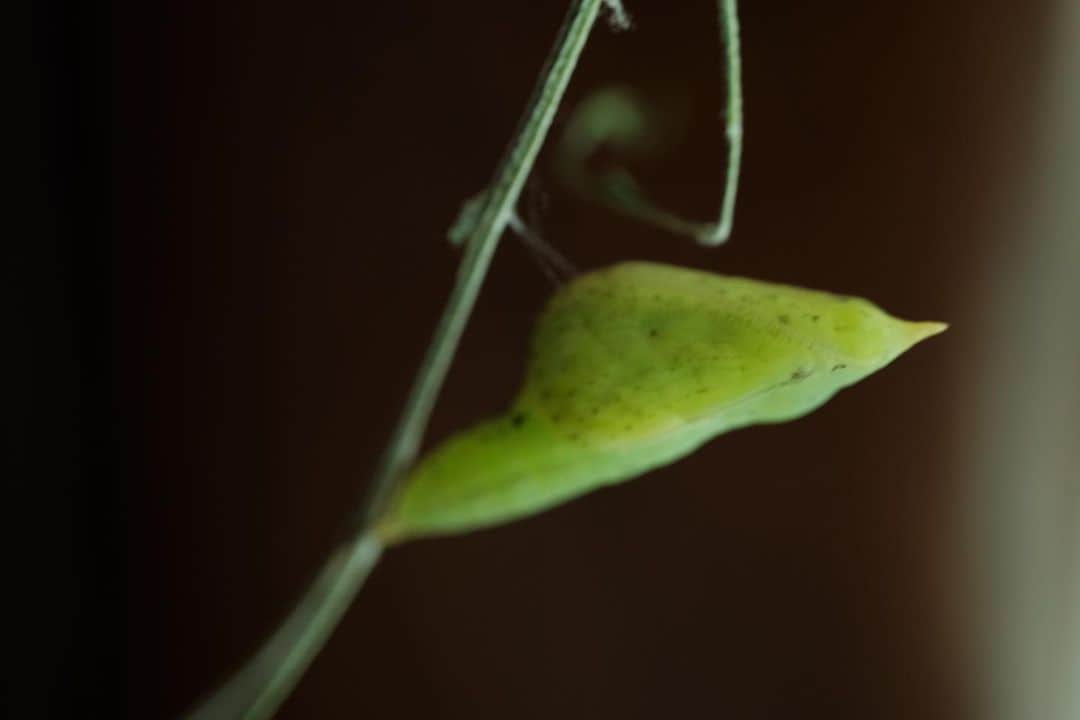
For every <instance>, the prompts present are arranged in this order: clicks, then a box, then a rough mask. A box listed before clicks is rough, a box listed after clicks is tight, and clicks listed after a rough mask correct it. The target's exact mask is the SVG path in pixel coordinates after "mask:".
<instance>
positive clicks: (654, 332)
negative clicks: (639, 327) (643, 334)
mask: <svg viewBox="0 0 1080 720" xmlns="http://www.w3.org/2000/svg"><path fill="white" fill-rule="evenodd" d="M659 334H660V331H659V330H657V329H656V328H649V337H656V336H657V335H659Z"/></svg>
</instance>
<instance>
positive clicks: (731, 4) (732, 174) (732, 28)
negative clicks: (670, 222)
mask: <svg viewBox="0 0 1080 720" xmlns="http://www.w3.org/2000/svg"><path fill="white" fill-rule="evenodd" d="M716 4H717V8H716V9H717V13H718V15H719V17H720V23H719V24H720V41H721V43H723V46H724V62H725V74H726V76H727V126H726V128H725V129H726V134H727V141H728V142H727V145H728V156H727V177H726V178H725V180H724V199H723V202H722V204H721V206H720V221H719V222H718V223H717V224H716V230H715V232H713V233H712V234H711V235H707V236H704V237H701V238H699V240H700V242H701V243H702V244H704V245H719V244H721V243H723V242H724V241H726V240H727V239H728V237H729V236H730V235H731V224H732V222H733V219H734V217H735V196H736V194H737V191H738V188H739V168H740V166H741V165H742V145H743V107H742V106H743V100H742V60H741V50H740V48H739V13H738V10H737V8H736V7H735V5H736V0H717V2H716Z"/></svg>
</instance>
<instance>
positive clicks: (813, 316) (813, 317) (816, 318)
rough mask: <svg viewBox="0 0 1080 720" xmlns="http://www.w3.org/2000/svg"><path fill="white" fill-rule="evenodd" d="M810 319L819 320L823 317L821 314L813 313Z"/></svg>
mask: <svg viewBox="0 0 1080 720" xmlns="http://www.w3.org/2000/svg"><path fill="white" fill-rule="evenodd" d="M810 319H811V320H813V321H814V322H817V321H818V320H820V319H821V316H820V315H811V316H810Z"/></svg>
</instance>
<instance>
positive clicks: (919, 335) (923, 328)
mask: <svg viewBox="0 0 1080 720" xmlns="http://www.w3.org/2000/svg"><path fill="white" fill-rule="evenodd" d="M908 328H909V329H910V332H911V344H912V345H915V344H916V343H919V342H922V341H923V340H925V339H926V338H929V337H933V336H935V335H939V334H941V333H943V332H945V331H946V330H948V329H949V325H948V323H943V322H913V323H908Z"/></svg>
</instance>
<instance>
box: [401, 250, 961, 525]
mask: <svg viewBox="0 0 1080 720" xmlns="http://www.w3.org/2000/svg"><path fill="white" fill-rule="evenodd" d="M944 329H945V326H944V325H943V324H941V323H931V322H923V323H912V322H906V321H903V320H898V319H896V318H893V317H892V316H890V315H888V314H886V313H885V312H883V311H882V310H880V309H879V308H877V307H876V306H874V305H873V304H872V303H870V302H868V301H866V300H862V299H859V298H853V297H844V296H839V295H833V294H830V293H824V292H818V291H813V290H805V289H802V288H795V287H790V286H786V285H777V284H772V283H764V282H759V281H756V280H749V279H745V278H737V277H727V276H722V275H715V274H712V273H706V272H701V271H697V270H688V269H683V268H677V267H671V266H667V265H659V264H655V263H646V262H628V263H622V264H619V265H615V266H613V267H611V268H607V269H604V270H600V271H597V272H593V273H589V274H587V275H583V276H581V277H579V278H577V279H576V280H574V281H573V282H572V283H570V284H569V285H567V286H566V287H565V288H563V289H562V290H561V291H560V292H559V293H558V294H557V295H556V296H555V297H554V298H553V299H552V300H551V302H550V303H549V304H548V307H547V308H546V310H545V311H544V313H543V314H542V316H541V317H540V319H539V321H538V323H537V326H536V328H535V331H534V335H533V341H532V349H531V353H530V358H529V363H528V369H527V371H526V375H525V382H524V385H523V386H522V389H521V391H520V393H519V394H518V397H517V399H516V400H515V402H514V403H513V405H512V407H511V409H510V411H509V412H508V413H507V414H506V415H504V416H502V417H499V418H495V419H493V420H489V421H486V422H483V423H480V424H479V425H477V426H474V427H473V428H471V429H468V430H465V431H464V432H461V433H459V434H457V435H455V436H453V437H451V438H450V439H448V440H447V441H446V442H445V443H443V444H442V445H441V446H439V447H438V448H436V449H435V450H434V451H433V452H431V453H430V454H429V455H427V456H426V457H424V458H423V459H422V460H421V461H420V462H419V463H418V465H417V466H416V468H415V469H414V470H413V472H412V473H411V474H410V475H409V476H408V477H407V478H406V479H405V481H404V482H403V484H402V486H401V490H400V491H399V492H398V494H397V495H396V497H395V498H394V500H393V502H392V503H391V504H390V506H389V510H388V512H387V513H386V514H385V515H384V517H383V521H382V522H381V523H380V534H381V535H382V536H383V537H384V538H385V539H387V540H389V541H400V540H403V539H407V538H409V537H415V536H421V535H431V534H442V533H453V532H462V531H466V530H470V529H473V528H476V527H481V526H485V525H491V524H494V523H499V522H505V521H508V520H512V519H514V518H517V517H521V516H523V515H528V514H531V513H534V512H538V511H540V510H543V509H545V508H548V507H550V506H552V505H554V504H556V503H559V502H562V501H565V500H568V499H570V498H573V497H575V496H577V495H581V494H582V493H585V492H588V491H589V490H592V489H594V488H596V487H599V486H601V485H605V484H610V483H615V482H620V481H622V480H627V479H629V478H632V477H635V476H637V475H640V474H642V473H644V472H646V471H648V470H650V469H652V468H655V467H658V466H660V465H665V464H667V463H670V462H672V461H674V460H677V459H678V458H681V457H683V456H685V455H687V454H688V453H690V452H692V451H693V450H695V449H696V448H698V447H699V446H700V445H701V444H702V443H704V442H706V441H707V440H709V439H710V438H712V437H714V436H716V435H718V434H720V433H723V432H726V431H728V430H731V429H734V428H738V427H743V426H746V425H751V424H755V423H770V422H783V421H785V420H791V419H794V418H797V417H800V416H802V415H805V414H806V413H808V412H810V411H812V410H814V409H815V408H817V407H819V406H820V405H821V404H822V403H824V402H825V401H826V400H828V399H829V398H830V397H832V395H833V394H834V393H836V391H837V390H839V389H841V388H843V387H845V386H847V385H851V384H852V383H854V382H857V381H858V380H860V379H862V378H864V377H866V376H867V375H869V374H870V373H872V372H874V371H876V370H878V369H879V368H881V367H883V366H885V365H886V364H888V363H889V362H891V361H892V360H893V359H894V358H896V357H897V356H898V355H899V354H901V353H902V352H904V351H905V350H907V349H908V348H910V347H911V346H912V345H914V344H915V343H917V342H919V341H920V340H922V339H924V338H926V337H929V336H930V335H935V334H937V333H939V332H941V331H942V330H944Z"/></svg>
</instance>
